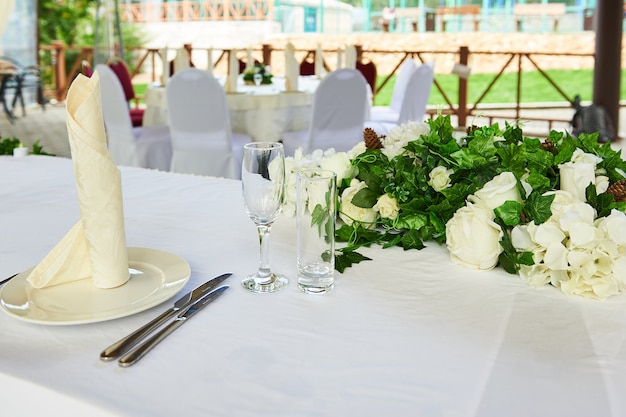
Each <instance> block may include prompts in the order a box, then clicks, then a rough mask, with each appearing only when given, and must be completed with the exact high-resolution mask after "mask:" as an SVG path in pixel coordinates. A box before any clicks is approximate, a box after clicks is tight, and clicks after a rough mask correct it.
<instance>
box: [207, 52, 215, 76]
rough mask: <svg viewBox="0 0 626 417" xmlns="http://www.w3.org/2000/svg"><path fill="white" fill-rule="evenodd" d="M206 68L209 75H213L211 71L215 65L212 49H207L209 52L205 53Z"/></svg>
mask: <svg viewBox="0 0 626 417" xmlns="http://www.w3.org/2000/svg"><path fill="white" fill-rule="evenodd" d="M206 58H207V66H206V70H207V71H208V73H209V74H213V71H214V70H215V63H214V62H213V48H209V50H208V51H207V56H206Z"/></svg>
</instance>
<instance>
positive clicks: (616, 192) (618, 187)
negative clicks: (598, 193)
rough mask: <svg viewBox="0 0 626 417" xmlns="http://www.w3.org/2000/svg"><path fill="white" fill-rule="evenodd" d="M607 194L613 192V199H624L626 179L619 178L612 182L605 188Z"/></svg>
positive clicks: (616, 200)
mask: <svg viewBox="0 0 626 417" xmlns="http://www.w3.org/2000/svg"><path fill="white" fill-rule="evenodd" d="M606 192H607V194H613V201H615V202H622V201H626V179H623V180H619V181H617V182H616V183H614V184H612V185H611V186H610V187H609V188H608V189H607V190H606Z"/></svg>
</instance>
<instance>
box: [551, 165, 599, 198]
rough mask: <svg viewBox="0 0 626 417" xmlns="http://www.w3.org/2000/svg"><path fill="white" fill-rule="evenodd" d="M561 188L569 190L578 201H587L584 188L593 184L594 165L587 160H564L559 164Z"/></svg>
mask: <svg viewBox="0 0 626 417" xmlns="http://www.w3.org/2000/svg"><path fill="white" fill-rule="evenodd" d="M559 178H560V184H561V186H560V188H561V190H565V191H569V192H570V193H572V194H573V195H574V197H576V199H578V201H587V197H586V193H585V190H586V188H587V186H588V185H589V184H595V181H596V165H595V164H593V163H588V162H577V163H572V162H566V163H564V164H561V165H559Z"/></svg>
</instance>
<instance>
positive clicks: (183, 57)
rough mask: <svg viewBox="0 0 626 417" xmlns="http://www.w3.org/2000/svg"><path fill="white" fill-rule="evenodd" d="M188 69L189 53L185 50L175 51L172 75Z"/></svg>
mask: <svg viewBox="0 0 626 417" xmlns="http://www.w3.org/2000/svg"><path fill="white" fill-rule="evenodd" d="M187 68H189V51H188V50H187V49H185V48H178V49H177V50H176V58H174V73H177V72H181V71H183V70H186V69H187Z"/></svg>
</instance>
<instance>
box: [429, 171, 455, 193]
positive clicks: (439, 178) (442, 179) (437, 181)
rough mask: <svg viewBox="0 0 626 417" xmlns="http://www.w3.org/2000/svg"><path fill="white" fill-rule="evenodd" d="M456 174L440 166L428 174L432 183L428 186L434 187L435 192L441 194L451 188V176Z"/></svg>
mask: <svg viewBox="0 0 626 417" xmlns="http://www.w3.org/2000/svg"><path fill="white" fill-rule="evenodd" d="M452 174H454V171H453V170H451V169H447V168H446V167H442V166H438V167H435V168H433V170H432V171H430V173H429V174H428V176H429V177H430V181H428V185H430V186H431V187H433V190H435V191H437V192H439V191H441V190H443V189H445V188H448V187H449V186H450V175H452Z"/></svg>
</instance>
